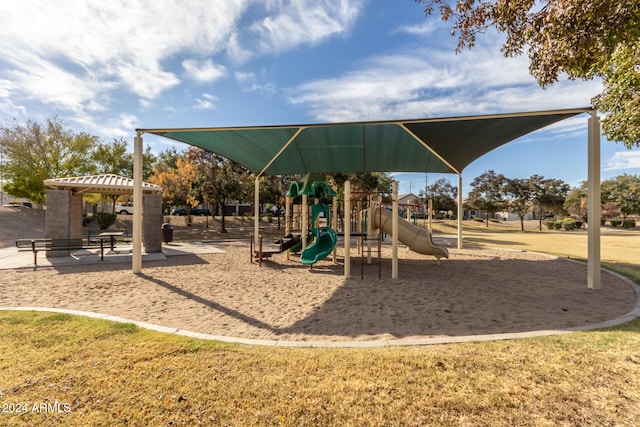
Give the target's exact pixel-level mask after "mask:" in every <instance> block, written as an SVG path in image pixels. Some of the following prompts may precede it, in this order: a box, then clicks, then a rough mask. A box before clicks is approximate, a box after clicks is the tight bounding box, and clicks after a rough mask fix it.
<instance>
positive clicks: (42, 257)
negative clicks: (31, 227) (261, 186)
mask: <svg viewBox="0 0 640 427" xmlns="http://www.w3.org/2000/svg"><path fill="white" fill-rule="evenodd" d="M131 252H132V247H131V245H130V244H128V245H127V244H121V243H119V244H118V246H117V247H116V248H114V250H113V251H111V250H106V249H105V251H104V260H100V249H82V250H79V251H75V252H73V253H72V254H71V256H66V257H55V258H47V256H46V252H38V266H37V268H40V267H58V266H63V265H80V264H99V263H129V264H131ZM222 252H224V251H222V250H221V249H219V248H217V247H216V246H214V245H213V244H210V243H201V242H172V243H167V244H163V245H162V252H156V253H149V254H147V253H145V254H142V262H144V261H161V260H165V259H167V257H171V256H179V255H188V254H211V253H222ZM33 267H35V264H34V256H33V252H31V251H24V252H18V248H15V247H8V248H2V249H0V270H2V269H7V268H33Z"/></svg>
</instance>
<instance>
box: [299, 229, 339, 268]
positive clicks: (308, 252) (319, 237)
mask: <svg viewBox="0 0 640 427" xmlns="http://www.w3.org/2000/svg"><path fill="white" fill-rule="evenodd" d="M312 232H313V234H314V235H315V236H316V240H315V241H314V242H313V245H311V246H309V247H308V248H306V249H305V250H303V251H302V253H301V254H300V262H301V263H303V264H315V263H316V262H318V261H320V260H321V259H324V258H326V257H327V256H328V255H329V254H330V253H331V251H333V248H334V247H335V246H336V243H337V242H338V236H337V235H336V232H335V231H334V230H333V229H332V228H329V227H322V228H314V229H312Z"/></svg>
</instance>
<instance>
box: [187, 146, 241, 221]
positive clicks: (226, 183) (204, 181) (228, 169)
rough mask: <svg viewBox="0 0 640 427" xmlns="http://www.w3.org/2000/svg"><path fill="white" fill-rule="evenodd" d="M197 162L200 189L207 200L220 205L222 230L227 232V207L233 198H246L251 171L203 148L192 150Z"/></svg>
mask: <svg viewBox="0 0 640 427" xmlns="http://www.w3.org/2000/svg"><path fill="white" fill-rule="evenodd" d="M190 155H191V156H192V158H193V159H194V162H195V164H197V168H198V175H199V177H200V179H199V181H200V191H201V192H202V195H203V197H204V198H205V199H206V200H210V201H212V202H214V204H215V205H216V206H218V207H220V211H221V212H222V218H221V221H220V232H221V233H226V232H227V228H226V224H225V216H224V212H225V208H226V205H227V203H228V202H229V201H231V200H244V199H245V198H246V195H247V193H248V191H249V188H251V187H252V183H253V181H252V180H250V179H249V178H250V174H249V172H248V171H247V170H246V169H245V168H244V167H243V166H241V165H240V164H238V163H236V162H233V161H231V160H228V159H226V158H224V157H222V156H220V155H218V154H215V153H211V152H208V151H205V150H201V149H194V150H193V151H190Z"/></svg>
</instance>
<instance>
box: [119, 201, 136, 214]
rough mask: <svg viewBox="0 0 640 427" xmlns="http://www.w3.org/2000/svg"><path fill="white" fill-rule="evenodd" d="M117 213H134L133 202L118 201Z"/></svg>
mask: <svg viewBox="0 0 640 427" xmlns="http://www.w3.org/2000/svg"><path fill="white" fill-rule="evenodd" d="M116 213H118V214H120V215H133V203H131V202H122V203H116Z"/></svg>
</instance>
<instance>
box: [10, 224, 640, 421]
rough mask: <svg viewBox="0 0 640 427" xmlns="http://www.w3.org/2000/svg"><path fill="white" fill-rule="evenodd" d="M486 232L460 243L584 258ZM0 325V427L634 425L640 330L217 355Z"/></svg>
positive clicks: (617, 251)
mask: <svg viewBox="0 0 640 427" xmlns="http://www.w3.org/2000/svg"><path fill="white" fill-rule="evenodd" d="M493 225H494V224H491V225H490V227H489V229H488V230H487V229H484V228H481V227H477V226H476V224H471V225H469V226H468V229H466V230H465V236H466V243H467V245H493V246H503V247H512V248H519V249H528V250H536V251H541V252H548V253H554V254H557V255H561V256H570V257H574V258H584V256H585V255H586V246H584V245H586V235H585V234H584V233H582V232H546V231H543V232H538V231H533V230H531V231H525V232H519V231H514V230H513V229H507V228H506V227H507V225H503V226H500V227H501V228H498V227H497V226H496V227H495V229H492V226H493ZM448 226H449V225H448V224H447V223H439V224H437V228H438V229H439V230H440V231H444V232H447V233H451V231H450V230H449V229H448ZM610 234H611V236H610V240H607V239H609V236H608V235H607V233H605V235H604V236H603V260H605V259H606V262H607V266H615V267H616V268H618V267H619V266H624V268H628V269H629V271H630V274H629V275H631V276H633V277H634V278H635V280H638V279H639V278H640V267H639V266H638V264H637V263H638V261H637V260H638V259H640V257H638V253H637V251H638V249H637V248H638V247H639V246H640V245H638V244H637V243H638V239H640V234H638V232H636V231H630V232H629V233H627V232H626V231H625V232H621V231H616V232H615V233H613V232H610ZM583 246H584V248H583ZM583 250H584V253H583V252H582V251H583ZM0 325H1V326H0V404H1V405H2V406H1V407H0V411H2V413H0V425H7V426H12V425H16V426H33V425H61V426H87V425H92V426H98V425H102V426H113V425H116V426H117V425H123V426H124V425H126V426H149V425H151V426H178V425H215V426H251V425H256V426H263V425H284V426H293V425H295V426H325V425H326V426H328V425H331V426H333V425H346V426H381V425H385V426H386V425H389V426H393V425H402V426H404V425H420V426H422V425H438V426H442V425H444V426H485V425H491V426H500V425H504V426H513V425H523V426H556V425H566V426H576V425H584V426H587V425H602V426H635V425H640V333H639V332H640V319H636V320H635V321H633V322H630V323H628V324H625V325H621V326H619V327H616V328H612V329H607V330H599V331H591V332H581V333H574V334H568V335H559V336H550V337H543V338H531V339H519V340H511V341H496V342H482V343H480V342H478V343H466V344H453V345H437V346H426V347H408V348H407V347H397V348H375V349H286V348H270V347H258V346H244V345H233V344H224V343H219V342H211V341H204V340H196V339H191V338H185V337H179V336H174V335H168V334H162V333H158V332H151V331H147V330H142V329H140V328H138V327H136V326H134V325H131V324H118V323H111V322H107V321H102V320H96V319H88V318H81V317H76V316H71V315H67V314H52V313H34V312H0Z"/></svg>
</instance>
